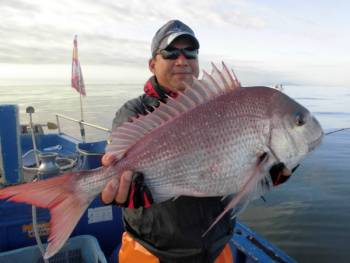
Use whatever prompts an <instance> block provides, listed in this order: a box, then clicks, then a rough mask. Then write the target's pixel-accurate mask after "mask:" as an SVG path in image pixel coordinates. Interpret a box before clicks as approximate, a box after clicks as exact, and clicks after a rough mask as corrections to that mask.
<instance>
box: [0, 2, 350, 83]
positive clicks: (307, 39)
mask: <svg viewBox="0 0 350 263" xmlns="http://www.w3.org/2000/svg"><path fill="white" fill-rule="evenodd" d="M0 10H1V23H0V81H1V80H12V79H44V80H45V79H48V80H49V79H62V80H67V81H69V78H70V71H71V59H72V58H71V56H72V47H73V38H74V35H75V34H77V35H78V48H79V59H80V63H81V65H82V71H83V74H84V78H85V81H86V82H96V81H97V82H104V81H110V80H113V81H120V82H143V81H145V80H146V79H147V78H148V77H149V76H150V72H149V71H148V59H149V57H150V43H151V40H152V37H153V36H154V34H155V32H156V31H157V29H158V28H159V27H161V26H162V25H163V24H165V23H166V22H167V21H168V20H170V19H179V20H181V21H183V22H184V23H186V24H188V25H189V26H190V27H191V28H192V29H193V30H194V31H195V34H196V36H197V38H198V39H199V41H200V66H201V68H202V69H206V70H209V69H210V62H214V63H221V61H225V63H226V64H228V66H229V67H231V68H233V69H234V71H235V72H236V74H237V75H238V78H239V79H240V80H241V82H242V83H243V85H245V84H246V85H250V84H254V85H255V84H261V85H262V84H264V85H265V84H276V83H283V84H299V85H305V84H307V85H324V86H327V85H330V86H332V85H337V86H339V85H340V86H348V83H349V82H350V74H349V73H350V52H349V47H350V18H349V17H350V16H349V15H348V11H349V10H350V2H349V1H345V0H344V1H337V0H334V1H324V0H319V1H316V0H309V1H302V0H294V1H292V0H286V1H277V0H275V1H274V0H265V1H258V0H256V1H253V0H230V1H229V0H226V1H224V0H201V1H193V0H192V1H188V0H178V1H170V0H161V1H158V0H139V1H137V0H125V1H122V0H119V1H117V0H115V1H111V0H74V1H72V0H60V1H53V0H0Z"/></svg>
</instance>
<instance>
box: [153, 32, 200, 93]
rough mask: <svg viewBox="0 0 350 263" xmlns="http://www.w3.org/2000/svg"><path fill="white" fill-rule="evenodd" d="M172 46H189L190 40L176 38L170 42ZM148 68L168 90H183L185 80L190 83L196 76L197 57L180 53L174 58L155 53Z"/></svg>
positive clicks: (197, 72)
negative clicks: (193, 57)
mask: <svg viewBox="0 0 350 263" xmlns="http://www.w3.org/2000/svg"><path fill="white" fill-rule="evenodd" d="M171 47H172V48H191V47H192V44H191V41H190V40H188V39H185V38H181V37H180V38H178V39H175V40H174V41H173V43H172V44H171ZM149 69H150V70H151V71H152V73H153V74H154V75H155V76H156V78H157V80H158V83H159V84H160V85H161V86H162V87H164V88H165V89H167V90H168V91H172V92H178V91H184V90H185V89H186V86H185V85H184V84H183V83H184V82H186V83H187V84H189V85H192V82H193V76H194V77H196V78H198V75H199V65H198V58H195V59H187V58H186V57H185V56H184V55H183V54H182V53H180V56H179V57H178V58H176V59H164V58H163V57H162V56H161V55H160V54H157V55H156V56H155V57H154V58H152V59H150V61H149Z"/></svg>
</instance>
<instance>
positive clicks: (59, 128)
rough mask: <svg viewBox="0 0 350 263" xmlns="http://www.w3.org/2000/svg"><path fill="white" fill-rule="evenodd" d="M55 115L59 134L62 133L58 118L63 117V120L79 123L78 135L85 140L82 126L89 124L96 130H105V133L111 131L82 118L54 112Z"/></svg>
mask: <svg viewBox="0 0 350 263" xmlns="http://www.w3.org/2000/svg"><path fill="white" fill-rule="evenodd" d="M55 116H56V124H57V129H58V132H59V134H61V133H62V129H61V125H60V118H62V119H65V120H69V121H72V122H75V123H77V124H79V127H80V135H81V137H82V139H83V141H85V129H84V126H89V127H92V128H95V129H97V130H101V131H104V132H107V133H111V130H110V129H107V128H105V127H102V126H99V125H96V124H92V123H89V122H86V121H83V120H78V119H74V118H72V117H68V116H65V115H62V114H58V113H56V114H55Z"/></svg>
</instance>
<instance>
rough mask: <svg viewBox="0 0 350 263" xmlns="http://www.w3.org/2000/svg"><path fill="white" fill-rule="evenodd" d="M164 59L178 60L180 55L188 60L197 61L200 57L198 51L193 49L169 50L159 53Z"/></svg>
mask: <svg viewBox="0 0 350 263" xmlns="http://www.w3.org/2000/svg"><path fill="white" fill-rule="evenodd" d="M157 54H160V55H161V56H162V58H163V59H172V60H173V59H177V58H178V57H179V56H180V54H183V55H184V56H185V58H187V59H196V58H197V57H198V49H193V48H173V47H171V48H167V49H162V50H160V51H158V53H157Z"/></svg>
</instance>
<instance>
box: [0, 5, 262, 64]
mask: <svg viewBox="0 0 350 263" xmlns="http://www.w3.org/2000/svg"><path fill="white" fill-rule="evenodd" d="M244 3H245V1H232V3H230V4H228V5H226V6H224V5H225V3H224V2H223V1H218V2H217V1H212V0H206V1H201V2H200V3H199V2H194V1H184V0H181V1H177V2H176V3H175V2H174V1H168V0H164V1H150V0H145V1H134V0H131V1H127V2H125V1H106V0H99V1H93V0H89V1H68V0H63V1H57V2H53V1H36V2H32V1H19V0H16V1H10V0H8V1H2V2H1V4H0V6H1V7H2V23H1V25H0V38H1V39H3V40H4V41H2V42H1V44H0V62H2V63H64V62H65V61H67V59H68V58H69V56H70V53H71V52H70V50H71V48H72V43H71V41H72V39H73V36H74V34H76V33H78V34H79V38H80V39H81V41H82V43H81V49H82V52H81V54H84V57H85V60H86V62H87V63H99V64H100V63H106V64H119V63H137V62H138V61H144V60H147V58H148V57H149V43H150V40H151V38H152V37H153V34H154V32H155V31H156V29H157V28H158V27H160V26H161V25H162V24H163V23H164V22H165V21H167V20H169V19H171V18H177V17H180V18H181V19H183V20H184V21H186V22H187V23H190V24H194V25H198V27H199V25H204V26H208V25H210V26H211V27H213V26H214V25H217V26H223V25H236V26H244V27H251V28H260V27H263V26H264V25H265V22H264V20H263V18H261V17H258V16H255V15H254V14H251V15H249V14H248V15H247V14H246V12H245V11H244V9H245V10H247V9H246V8H244ZM194 27H196V26H194ZM83 41H87V42H83ZM83 48H85V49H83Z"/></svg>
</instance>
